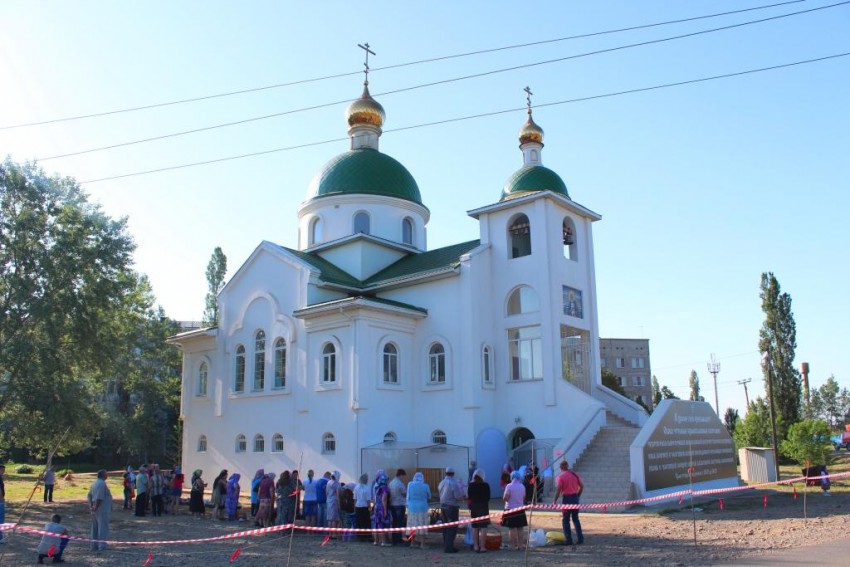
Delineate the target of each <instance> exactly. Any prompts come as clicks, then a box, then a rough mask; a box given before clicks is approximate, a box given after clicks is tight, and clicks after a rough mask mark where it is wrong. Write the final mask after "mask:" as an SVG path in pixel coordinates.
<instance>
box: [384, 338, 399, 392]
mask: <svg viewBox="0 0 850 567" xmlns="http://www.w3.org/2000/svg"><path fill="white" fill-rule="evenodd" d="M384 383H385V384H398V349H397V348H396V346H395V345H394V344H392V343H387V344H386V345H384Z"/></svg>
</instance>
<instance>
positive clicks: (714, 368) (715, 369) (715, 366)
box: [708, 353, 720, 417]
mask: <svg viewBox="0 0 850 567" xmlns="http://www.w3.org/2000/svg"><path fill="white" fill-rule="evenodd" d="M708 371H709V372H710V373H711V375H712V376H714V412H715V413H716V414H717V416H718V417H720V401H719V399H718V397H717V374H718V373H720V363H719V362H717V360H715V358H714V353H711V361H709V363H708Z"/></svg>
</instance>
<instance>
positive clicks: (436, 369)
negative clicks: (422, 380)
mask: <svg viewBox="0 0 850 567" xmlns="http://www.w3.org/2000/svg"><path fill="white" fill-rule="evenodd" d="M428 370H429V372H428V375H429V381H430V382H431V383H432V384H444V383H445V382H446V349H445V348H443V345H441V344H440V343H434V344H433V345H431V349H430V350H429V351H428Z"/></svg>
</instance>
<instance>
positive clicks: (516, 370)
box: [508, 326, 543, 380]
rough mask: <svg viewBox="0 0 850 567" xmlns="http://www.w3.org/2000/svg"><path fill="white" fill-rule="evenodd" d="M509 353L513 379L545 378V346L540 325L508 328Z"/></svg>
mask: <svg viewBox="0 0 850 567" xmlns="http://www.w3.org/2000/svg"><path fill="white" fill-rule="evenodd" d="M508 353H510V354H509V356H510V361H511V380H537V379H540V378H543V346H542V344H541V342H540V327H539V326H534V327H522V328H519V329H508Z"/></svg>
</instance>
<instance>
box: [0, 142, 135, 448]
mask: <svg viewBox="0 0 850 567" xmlns="http://www.w3.org/2000/svg"><path fill="white" fill-rule="evenodd" d="M133 250H134V244H133V241H132V239H131V238H130V236H129V235H128V233H127V230H126V220H125V219H119V220H113V219H111V218H109V217H107V216H106V215H105V214H103V212H102V211H101V210H100V208H99V207H97V206H96V205H92V204H90V203H89V202H88V201H87V197H86V195H85V193H83V191H82V190H81V189H80V187H79V185H78V184H77V183H76V182H75V181H74V180H73V179H71V178H60V177H49V176H47V175H46V174H45V173H44V172H43V171H42V170H41V169H39V168H38V167H36V166H35V165H33V164H24V165H19V164H16V163H14V162H12V161H11V160H9V159H6V161H4V162H3V163H2V164H0V422H2V423H3V424H4V426H3V428H2V430H1V431H0V436H2V437H0V439H2V441H0V442H2V443H3V444H5V445H6V446H9V445H11V444H12V443H13V442H14V444H15V445H16V446H18V447H27V448H28V449H29V450H30V451H32V452H33V453H34V454H43V453H44V452H45V451H46V450H47V449H48V448H50V447H53V446H54V445H55V444H56V443H57V441H58V440H59V439H60V438H62V436H63V434H64V433H65V432H66V431H67V435H66V436H65V437H64V441H63V443H62V445H61V446H60V447H59V448H58V454H69V453H74V452H76V451H79V450H81V449H84V448H86V447H88V446H89V445H90V443H91V441H92V439H93V437H94V436H95V435H96V433H97V431H98V430H99V428H100V419H101V417H102V416H101V412H100V409H99V406H98V405H97V404H95V403H93V402H94V401H95V399H96V396H97V393H98V389H99V388H98V384H97V383H96V382H95V381H93V378H92V377H93V376H96V375H97V374H98V373H100V372H101V371H102V370H103V369H104V368H106V367H108V366H109V364H110V361H111V360H112V359H113V358H114V357H115V356H116V355H117V351H118V349H120V345H119V344H117V343H116V342H115V341H114V340H113V335H114V331H115V329H116V327H117V326H120V325H121V324H122V319H123V317H122V316H121V313H122V312H123V310H124V309H125V307H126V304H127V296H128V295H132V294H133V292H134V289H135V287H136V284H137V277H136V275H135V274H134V273H133V271H132V270H131V263H132V253H133Z"/></svg>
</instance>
